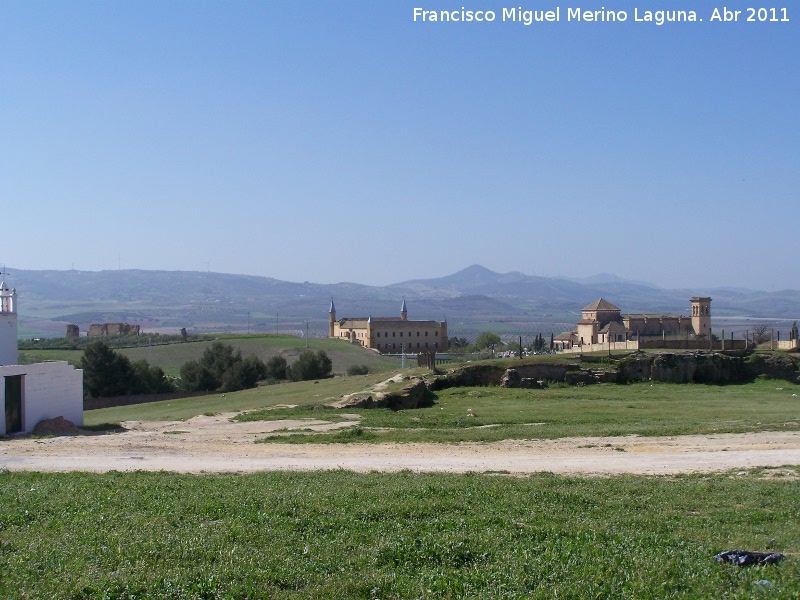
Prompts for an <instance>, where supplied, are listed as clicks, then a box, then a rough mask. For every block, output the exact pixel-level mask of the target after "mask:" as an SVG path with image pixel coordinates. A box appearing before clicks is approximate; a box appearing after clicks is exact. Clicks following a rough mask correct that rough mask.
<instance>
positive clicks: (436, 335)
mask: <svg viewBox="0 0 800 600" xmlns="http://www.w3.org/2000/svg"><path fill="white" fill-rule="evenodd" d="M396 333H397V332H396V331H393V332H392V337H395V334H396ZM411 333H412V332H411V331H409V332H408V337H411ZM376 335H377V337H381V332H380V331H379V332H378V333H377V334H376ZM433 335H434V337H439V332H438V331H434V332H433ZM383 337H387V338H388V337H389V332H388V331H384V332H383ZM400 337H403V332H402V331H401V332H400ZM417 337H419V331H418V332H417ZM425 337H428V332H427V331H426V332H425Z"/></svg>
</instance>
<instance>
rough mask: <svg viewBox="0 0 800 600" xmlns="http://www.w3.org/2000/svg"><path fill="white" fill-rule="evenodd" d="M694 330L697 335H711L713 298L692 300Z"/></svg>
mask: <svg viewBox="0 0 800 600" xmlns="http://www.w3.org/2000/svg"><path fill="white" fill-rule="evenodd" d="M692 329H694V334H695V335H709V334H710V333H711V298H705V297H697V296H696V297H694V298H692Z"/></svg>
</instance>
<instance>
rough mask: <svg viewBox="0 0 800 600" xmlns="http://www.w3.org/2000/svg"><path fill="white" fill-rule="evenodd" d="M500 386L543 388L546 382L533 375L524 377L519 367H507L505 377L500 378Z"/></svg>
mask: <svg viewBox="0 0 800 600" xmlns="http://www.w3.org/2000/svg"><path fill="white" fill-rule="evenodd" d="M500 387H504V388H525V389H542V388H543V387H544V382H543V381H542V380H540V379H534V378H532V377H522V375H520V372H519V371H518V370H517V369H506V372H505V373H503V378H502V379H501V380H500Z"/></svg>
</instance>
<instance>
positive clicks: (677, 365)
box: [650, 352, 747, 384]
mask: <svg viewBox="0 0 800 600" xmlns="http://www.w3.org/2000/svg"><path fill="white" fill-rule="evenodd" d="M650 378H651V379H652V380H653V381H664V382H669V383H710V384H721V383H742V382H744V381H746V380H747V375H746V370H745V368H744V359H743V358H741V357H739V356H725V355H722V354H707V353H699V352H687V353H685V354H671V353H664V354H658V355H656V356H655V359H654V360H653V366H652V368H651V371H650Z"/></svg>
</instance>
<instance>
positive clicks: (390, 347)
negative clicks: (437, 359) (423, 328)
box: [376, 342, 439, 351]
mask: <svg viewBox="0 0 800 600" xmlns="http://www.w3.org/2000/svg"><path fill="white" fill-rule="evenodd" d="M400 345H401V346H403V344H400ZM423 347H424V348H427V347H428V342H425V346H423ZM433 347H434V348H438V347H439V342H433ZM376 348H377V349H378V350H380V349H381V345H380V344H378V345H377V346H376ZM404 348H405V349H406V350H409V351H410V350H414V349H415V348H414V344H413V343H411V344H406V345H405V346H404ZM383 349H384V350H397V349H398V348H397V344H395V343H394V342H392V343H391V344H384V345H383ZM416 349H421V347H420V343H419V342H417V348H416Z"/></svg>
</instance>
